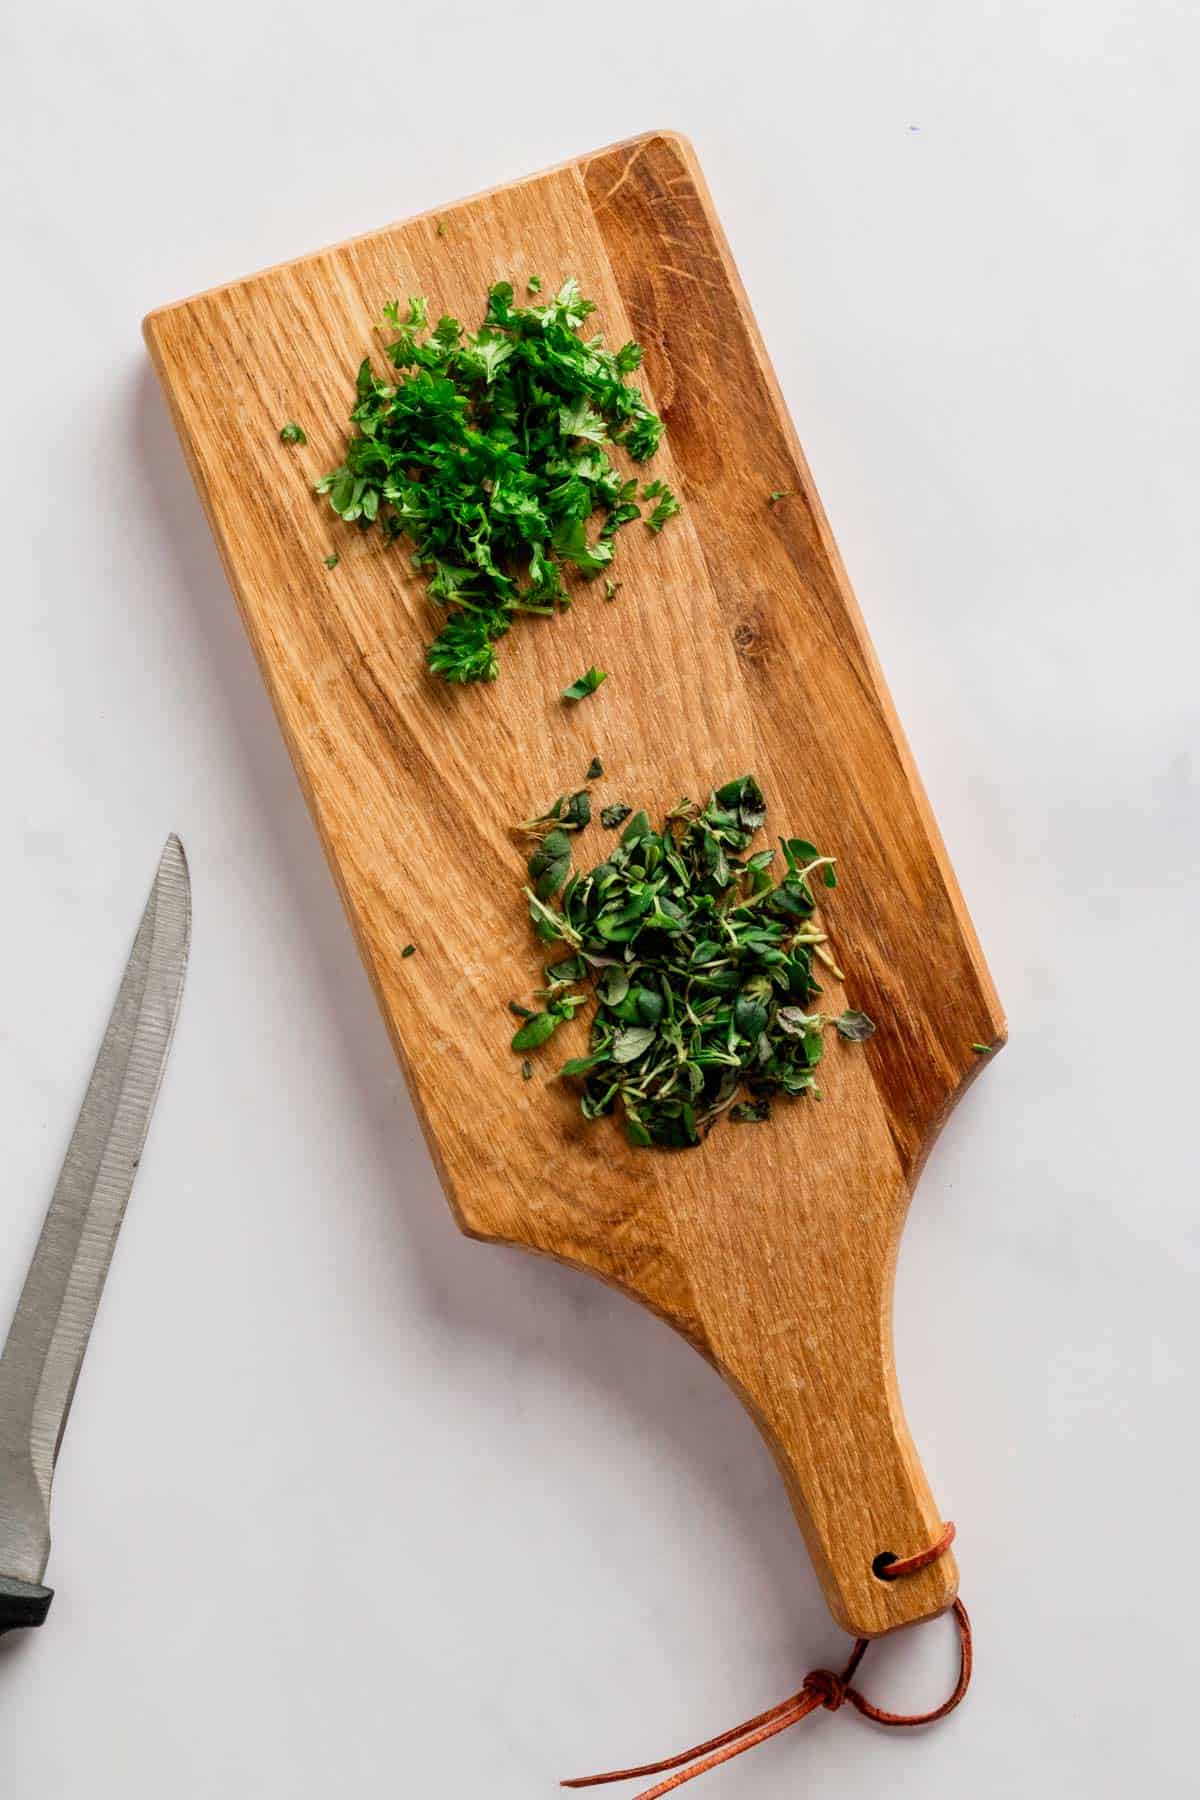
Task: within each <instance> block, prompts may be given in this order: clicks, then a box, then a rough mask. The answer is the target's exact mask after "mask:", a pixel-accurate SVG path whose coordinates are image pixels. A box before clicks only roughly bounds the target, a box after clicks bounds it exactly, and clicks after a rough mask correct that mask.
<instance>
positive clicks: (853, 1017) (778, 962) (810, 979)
mask: <svg viewBox="0 0 1200 1800" xmlns="http://www.w3.org/2000/svg"><path fill="white" fill-rule="evenodd" d="M617 812H620V813H621V814H622V816H624V817H629V808H628V807H620V808H616V807H614V808H607V807H606V808H605V810H604V813H602V815H601V818H602V821H603V823H605V824H606V825H607V824H608V823H609V822H610V820H609V815H610V813H613V814H615V813H617ZM765 818H766V803H765V801H764V800H763V796H762V792H761V790H760V789H759V786H758V783H757V782H756V781H755V779H754V777H753V776H752V775H743V776H742V777H741V778H740V779H739V780H736V781H729V782H726V783H725V785H724V786H723V787H720V788H718V789H717V790H716V791H715V793H713V794H712V795H710V797H709V800H708V804H707V805H706V806H704V807H700V806H699V805H696V804H694V803H693V802H691V801H687V800H683V801H680V803H679V805H678V806H675V807H673V808H672V809H671V811H670V812H669V813H668V814H667V815H666V818H665V819H664V821H663V824H662V828H661V830H659V831H655V830H654V829H653V827H652V826H651V823H650V819H649V817H648V815H647V814H646V813H645V812H638V813H636V814H634V815H633V816H632V817H630V818H629V823H628V824H627V825H626V827H625V830H624V832H623V834H622V836H621V841H620V843H619V845H618V846H617V848H616V849H615V850H613V851H612V852H611V853H610V854H609V855H608V857H607V858H606V859H605V860H604V861H603V862H601V863H599V864H597V865H596V867H595V868H593V869H591V870H590V871H589V872H588V873H587V874H580V873H578V872H575V873H570V856H571V844H570V841H569V840H568V839H567V838H566V837H565V836H562V834H559V835H560V836H561V843H558V844H555V845H554V846H553V847H552V846H551V837H553V835H554V834H553V833H551V834H550V836H548V837H546V838H545V839H544V840H543V842H542V845H541V846H540V850H541V852H542V853H543V861H542V863H540V864H539V877H535V874H534V868H533V861H534V859H532V858H531V859H530V877H531V881H534V883H535V885H534V886H531V887H529V888H527V889H526V890H525V891H526V895H527V897H528V900H529V911H530V918H531V920H532V923H533V927H534V930H535V931H536V933H537V935H538V937H539V938H540V939H541V940H542V941H543V942H544V943H549V944H555V945H556V946H558V948H559V949H560V950H562V951H564V952H565V954H564V955H562V956H560V957H559V959H558V960H557V961H556V962H553V963H550V964H548V965H547V967H546V970H545V977H546V986H545V987H544V988H542V989H540V990H539V992H538V995H537V998H538V999H539V1000H541V1001H542V1002H544V1005H543V1009H542V1010H541V1011H540V1012H537V1013H535V1014H534V1015H533V1016H532V1017H531V1018H529V1019H527V1020H526V1022H525V1024H524V1025H523V1026H522V1027H521V1029H520V1030H519V1031H518V1032H517V1034H516V1036H515V1037H514V1039H513V1048H514V1050H526V1049H536V1048H539V1047H540V1046H541V1045H543V1044H545V1043H546V1042H547V1041H548V1039H549V1038H550V1037H552V1036H553V1034H554V1032H555V1031H556V1030H557V1029H558V1026H559V1025H560V1024H561V1023H562V1022H563V1021H564V1020H565V1019H569V1018H571V1017H572V1016H573V1014H574V1013H575V1012H576V1011H577V1010H578V1008H579V1007H581V1006H583V1005H585V1004H587V1003H588V1002H589V1001H594V1002H595V1011H594V1013H593V1016H592V1022H591V1033H590V1041H589V1047H588V1051H587V1054H586V1055H584V1056H577V1057H573V1058H572V1059H571V1060H570V1061H569V1062H567V1063H565V1064H564V1065H563V1067H562V1069H561V1070H560V1071H559V1073H560V1075H562V1076H563V1077H565V1078H566V1079H568V1080H571V1081H576V1082H578V1083H579V1084H580V1089H581V1091H580V1109H581V1111H582V1113H583V1116H584V1117H585V1118H586V1119H598V1118H601V1117H603V1116H605V1115H607V1114H610V1113H614V1112H617V1113H619V1114H620V1115H621V1116H622V1118H623V1120H624V1125H625V1133H626V1136H627V1137H628V1139H629V1141H630V1142H631V1143H633V1144H637V1145H660V1146H668V1147H675V1148H685V1147H688V1146H692V1145H696V1144H699V1143H700V1142H701V1141H702V1140H703V1138H704V1137H705V1135H706V1134H707V1133H708V1132H709V1131H710V1130H711V1129H712V1127H713V1125H715V1124H716V1123H717V1121H718V1120H719V1119H721V1118H722V1117H724V1116H726V1115H728V1117H729V1118H730V1119H732V1120H733V1121H734V1122H735V1123H737V1124H759V1123H762V1122H764V1121H765V1120H767V1119H768V1118H769V1117H770V1111H771V1105H772V1102H773V1101H774V1100H775V1099H776V1098H777V1097H779V1096H799V1095H805V1094H810V1095H812V1096H814V1097H815V1098H819V1097H820V1088H819V1087H818V1086H817V1080H816V1070H817V1066H818V1064H819V1063H820V1061H821V1058H822V1055H823V1054H824V1048H825V1031H826V1028H827V1027H828V1026H830V1025H832V1026H834V1027H835V1029H836V1030H837V1031H838V1033H839V1034H840V1035H841V1036H842V1037H845V1038H849V1039H851V1040H852V1041H854V1042H861V1041H862V1040H864V1039H866V1038H868V1037H870V1035H871V1034H872V1032H873V1031H874V1029H875V1027H874V1025H873V1024H872V1023H871V1021H870V1019H868V1018H867V1016H866V1014H865V1013H861V1012H856V1011H850V1012H844V1013H842V1014H840V1015H839V1016H836V1017H834V1016H832V1015H829V1014H825V1013H822V1012H821V1011H819V1010H818V1009H816V1008H814V1006H813V1002H814V1000H815V999H816V997H817V996H818V995H819V994H820V992H821V989H820V986H819V984H818V982H817V980H816V976H815V972H814V969H815V963H816V962H824V963H825V964H827V965H828V966H829V967H830V968H831V969H834V971H835V973H838V971H837V970H836V966H835V965H834V963H833V959H832V957H831V956H830V954H829V951H828V949H827V948H826V939H825V933H824V932H823V931H822V930H821V929H820V927H819V926H818V924H817V923H816V921H815V918H814V914H815V911H816V896H815V891H814V890H815V887H816V884H817V882H818V881H819V882H821V883H823V885H824V886H825V887H834V886H835V885H836V876H835V874H834V864H833V858H832V857H829V856H822V855H821V854H820V853H819V852H818V851H817V849H816V848H815V847H814V846H813V845H812V844H810V843H809V842H807V840H805V839H803V838H782V839H780V846H781V851H782V872H781V874H780V878H779V880H778V881H776V880H775V879H774V878H773V875H772V872H771V865H772V863H773V862H774V860H775V858H776V855H777V854H778V853H777V852H776V851H774V850H770V849H766V850H758V851H755V852H754V853H753V854H750V855H748V854H746V853H747V851H748V848H749V845H750V841H751V839H752V838H753V836H754V834H755V833H756V832H757V831H758V830H759V829H760V827H761V826H762V824H763V822H764V820H765ZM550 865H553V867H552V875H551V876H549V878H547V879H540V871H541V869H542V868H543V866H546V867H548V866H550ZM539 886H540V891H539ZM556 894H559V895H560V898H559V899H558V902H557V904H554V896H555V895H556Z"/></svg>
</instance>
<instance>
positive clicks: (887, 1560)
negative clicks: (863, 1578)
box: [871, 1550, 896, 1581]
mask: <svg viewBox="0 0 1200 1800" xmlns="http://www.w3.org/2000/svg"><path fill="white" fill-rule="evenodd" d="M895 1561H896V1552H895V1551H894V1550H881V1551H880V1552H879V1555H878V1556H876V1557H875V1558H874V1559H873V1560H872V1563H871V1573H872V1575H874V1576H875V1578H876V1579H877V1580H878V1581H886V1580H887V1575H886V1574H885V1572H884V1571H885V1570H887V1569H890V1568H891V1566H892V1564H893V1563H894V1562H895Z"/></svg>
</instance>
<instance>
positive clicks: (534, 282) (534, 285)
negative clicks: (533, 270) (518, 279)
mask: <svg viewBox="0 0 1200 1800" xmlns="http://www.w3.org/2000/svg"><path fill="white" fill-rule="evenodd" d="M525 286H526V287H527V288H528V289H529V292H530V293H531V294H540V293H541V291H542V278H541V276H540V275H531V276H530V277H529V280H528V281H527V282H526V283H525Z"/></svg>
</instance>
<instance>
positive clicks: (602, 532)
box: [317, 279, 679, 682]
mask: <svg viewBox="0 0 1200 1800" xmlns="http://www.w3.org/2000/svg"><path fill="white" fill-rule="evenodd" d="M538 285H539V284H537V283H536V280H531V281H530V282H529V287H530V289H531V291H532V292H533V293H534V294H535V295H536V294H537V291H538ZM594 311H595V303H594V302H593V301H591V300H586V299H584V298H583V296H582V294H581V293H580V291H579V284H578V282H577V281H575V280H574V279H571V280H567V281H565V282H564V283H563V285H562V286H561V288H560V289H559V290H558V292H557V294H555V295H554V297H553V298H552V299H548V300H546V301H545V302H544V303H540V304H534V305H530V306H526V307H521V306H515V305H514V304H513V290H512V286H511V284H510V283H509V282H507V281H501V282H497V283H496V284H495V286H494V287H492V288H490V289H489V291H488V303H487V312H486V316H485V318H484V321H483V324H482V326H481V328H480V329H479V330H478V331H476V332H466V333H464V331H463V327H462V326H461V325H460V324H459V322H458V320H457V319H452V318H448V317H445V318H442V319H440V320H439V321H438V323H437V324H436V325H435V326H434V327H433V329H432V331H430V329H429V321H428V310H427V307H426V303H425V301H424V300H423V299H420V298H418V297H413V298H410V300H409V303H408V309H407V312H406V313H404V314H402V313H401V311H400V307H399V304H398V303H397V302H393V303H391V304H390V305H389V306H386V307H385V308H384V315H385V319H386V322H387V324H388V325H389V326H390V327H391V328H392V329H393V331H394V332H395V336H394V338H393V339H392V342H391V343H390V344H388V346H387V349H386V355H387V358H388V361H389V362H390V363H391V365H392V369H393V370H394V371H395V372H396V374H395V377H394V379H392V380H387V381H385V380H383V379H381V377H380V376H378V375H377V374H376V373H375V371H374V369H373V368H372V366H371V360H370V358H369V357H368V358H366V359H365V360H364V361H363V364H362V366H361V368H360V369H359V371H358V398H357V404H356V405H355V407H354V410H353V412H352V413H351V415H350V418H351V421H352V423H353V425H354V427H355V429H354V431H353V433H352V435H351V436H350V438H349V440H348V443H347V446H346V457H345V461H344V462H343V463H342V464H341V465H340V467H338V468H336V469H334V470H332V471H331V472H330V474H328V475H326V476H325V477H324V479H323V480H321V481H320V482H319V483H318V484H317V492H318V493H321V494H327V495H328V497H329V503H330V505H331V506H332V508H333V510H334V511H335V512H336V513H338V514H339V515H340V516H341V517H342V518H343V519H344V520H346V521H347V522H348V523H357V524H358V525H359V526H360V527H362V528H363V529H364V530H366V529H369V528H370V526H372V525H373V524H376V523H378V524H379V526H380V528H381V529H382V531H383V532H384V535H385V536H386V538H387V539H388V540H389V541H391V540H394V539H396V538H398V537H401V536H404V535H407V536H409V537H410V538H411V539H412V540H413V542H414V544H415V546H416V557H415V562H416V565H417V567H419V568H420V569H422V570H424V571H426V572H427V575H428V592H429V595H430V598H431V599H432V600H434V601H435V602H436V603H437V604H438V605H439V606H441V607H444V608H445V611H446V614H447V618H446V622H445V624H444V625H443V627H442V629H441V631H440V632H439V633H438V635H437V636H436V637H435V638H434V640H433V642H432V643H431V644H430V645H429V647H428V649H427V652H426V656H427V660H428V663H429V667H430V669H431V670H432V671H433V673H434V674H435V675H438V676H440V677H441V678H442V679H443V680H445V681H453V682H466V681H491V680H494V679H495V676H496V674H497V662H496V652H495V648H494V646H495V643H496V640H497V639H498V638H501V637H503V635H504V634H505V632H506V631H507V630H508V629H509V627H510V626H511V624H512V623H513V620H514V619H515V618H516V617H517V615H518V614H519V613H522V612H528V613H546V614H550V613H554V612H555V611H556V610H558V609H559V608H560V607H566V606H569V604H570V597H569V594H568V591H567V587H566V582H565V579H564V577H565V574H566V572H567V571H568V570H574V571H576V572H577V573H578V574H580V575H582V576H583V577H584V578H585V579H589V578H590V577H592V576H594V575H598V574H600V573H601V572H602V571H604V570H606V569H607V568H608V567H609V565H610V564H611V562H612V559H613V541H614V539H615V537H616V534H617V532H618V531H619V530H620V529H621V528H622V527H623V526H625V525H628V524H630V523H631V522H632V521H633V520H635V519H639V518H641V516H642V513H641V508H640V507H639V506H638V505H637V488H638V484H637V481H636V479H626V478H625V477H624V476H623V475H622V474H621V472H620V471H619V470H618V469H617V468H616V467H615V466H614V464H613V462H612V460H611V458H610V456H609V455H608V450H607V448H606V446H613V445H619V446H620V447H621V448H622V449H623V450H625V451H626V452H627V453H628V455H629V456H630V457H631V458H632V460H633V461H634V462H635V463H641V462H645V461H646V460H647V459H648V458H649V457H651V456H653V454H654V452H655V451H656V450H657V448H658V445H659V441H660V439H661V437H662V432H663V425H662V421H661V419H659V417H658V416H657V414H656V413H654V412H652V411H651V409H650V407H649V406H648V405H647V403H646V401H645V399H644V398H643V396H642V393H641V390H640V389H639V388H638V387H636V386H634V385H633V384H632V383H631V382H630V381H629V380H628V377H629V376H630V375H632V374H633V372H634V371H635V370H636V369H637V368H638V367H639V366H640V364H641V361H642V350H641V346H640V345H638V344H635V343H632V342H631V343H628V344H625V345H623V346H622V347H621V348H620V349H619V350H616V351H612V350H608V349H606V348H605V347H604V344H603V341H602V339H601V338H600V337H592V338H587V339H585V338H583V337H581V336H580V335H579V328H580V326H582V324H583V322H584V320H585V319H586V318H587V317H588V316H589V314H591V313H592V312H594ZM656 495H657V505H656V506H655V507H654V510H653V512H652V513H651V514H650V515H649V517H648V518H647V519H646V524H647V525H648V526H649V527H650V528H651V530H652V531H658V530H660V529H661V527H662V525H663V524H664V523H665V521H666V519H667V518H669V517H670V516H671V515H672V513H674V512H678V510H679V503H678V501H677V500H676V499H675V496H674V495H673V494H672V493H671V492H670V489H669V488H665V487H663V485H662V484H661V483H659V484H657V486H656ZM597 511H600V512H601V513H602V514H603V519H602V522H601V524H600V527H599V530H598V531H597V532H595V533H592V534H589V529H588V527H589V524H590V521H591V518H592V516H593V514H594V513H596V512H597ZM617 585H619V584H614V583H612V582H611V581H609V580H608V579H607V578H606V582H605V592H606V596H607V597H609V598H611V595H612V593H613V592H615V591H616V586H617Z"/></svg>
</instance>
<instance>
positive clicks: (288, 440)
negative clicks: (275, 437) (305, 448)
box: [279, 419, 308, 445]
mask: <svg viewBox="0 0 1200 1800" xmlns="http://www.w3.org/2000/svg"><path fill="white" fill-rule="evenodd" d="M279 441H280V443H281V444H301V445H303V444H307V442H308V439H307V437H306V436H305V434H304V432H303V430H302V429H301V427H300V426H299V425H296V424H293V422H292V421H291V420H290V419H289V420H288V422H287V424H286V425H281V426H280V427H279Z"/></svg>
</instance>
